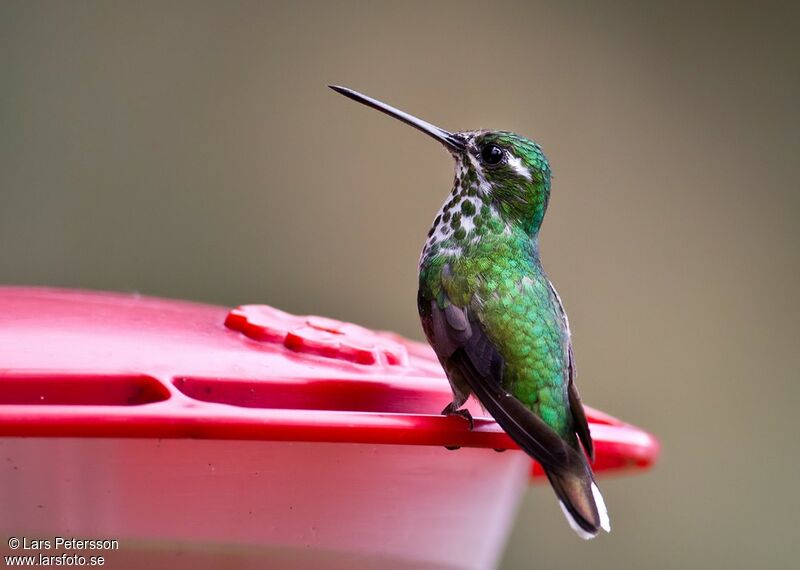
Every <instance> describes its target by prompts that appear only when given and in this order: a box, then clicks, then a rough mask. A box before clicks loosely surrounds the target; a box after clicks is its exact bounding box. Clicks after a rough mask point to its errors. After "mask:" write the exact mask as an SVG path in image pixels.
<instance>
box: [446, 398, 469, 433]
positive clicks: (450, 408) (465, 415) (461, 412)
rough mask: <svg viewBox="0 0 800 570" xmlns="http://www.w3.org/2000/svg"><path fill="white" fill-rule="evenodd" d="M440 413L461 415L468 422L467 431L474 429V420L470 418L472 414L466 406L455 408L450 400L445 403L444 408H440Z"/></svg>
mask: <svg viewBox="0 0 800 570" xmlns="http://www.w3.org/2000/svg"><path fill="white" fill-rule="evenodd" d="M442 415H443V416H459V417H462V418H464V419H465V420H467V421H468V422H469V431H472V430H473V429H475V420H474V419H473V418H472V414H471V413H470V412H469V410H467V409H466V408H464V409H461V410H457V409H456V408H455V406H453V402H450V403H449V404H447V406H445V408H444V409H443V410H442Z"/></svg>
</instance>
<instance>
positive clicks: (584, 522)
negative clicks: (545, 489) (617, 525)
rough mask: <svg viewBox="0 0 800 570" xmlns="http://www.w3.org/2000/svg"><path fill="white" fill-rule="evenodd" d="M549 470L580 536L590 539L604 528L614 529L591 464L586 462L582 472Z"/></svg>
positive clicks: (570, 520) (568, 518) (609, 530)
mask: <svg viewBox="0 0 800 570" xmlns="http://www.w3.org/2000/svg"><path fill="white" fill-rule="evenodd" d="M546 473H547V478H548V479H550V484H551V485H552V486H553V490H554V491H555V492H556V495H557V496H558V503H559V505H560V506H561V510H562V511H563V512H564V516H565V517H566V518H567V522H568V523H569V526H571V527H572V530H574V531H575V532H576V533H578V536H580V537H581V538H582V539H584V540H589V539H591V538H594V537H595V536H597V533H598V532H600V529H601V528H602V529H603V530H605V531H606V532H611V523H610V522H609V519H608V511H607V510H606V504H605V501H603V495H601V494H600V489H598V488H597V484H596V483H595V482H594V478H593V477H592V472H591V469H590V468H589V466H588V464H585V463H584V469H583V470H582V472H576V471H575V470H564V471H561V470H558V471H555V470H548V471H546Z"/></svg>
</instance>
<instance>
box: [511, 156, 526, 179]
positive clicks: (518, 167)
mask: <svg viewBox="0 0 800 570" xmlns="http://www.w3.org/2000/svg"><path fill="white" fill-rule="evenodd" d="M506 162H508V165H509V166H510V167H511V168H512V169H513V170H514V172H516V173H517V174H519V175H520V176H522V177H523V178H525V179H526V180H530V179H531V173H530V171H529V170H528V169H527V168H526V167H525V166H524V165H523V164H522V159H521V158H520V157H518V156H511V157H509V159H508V160H507V161H506Z"/></svg>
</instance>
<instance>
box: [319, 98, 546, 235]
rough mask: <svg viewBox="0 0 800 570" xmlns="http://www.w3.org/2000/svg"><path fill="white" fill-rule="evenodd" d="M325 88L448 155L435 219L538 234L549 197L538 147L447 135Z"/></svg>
mask: <svg viewBox="0 0 800 570" xmlns="http://www.w3.org/2000/svg"><path fill="white" fill-rule="evenodd" d="M330 87H331V89H333V90H334V91H336V92H338V93H341V94H342V95H344V96H345V97H349V98H350V99H353V100H355V101H358V102H359V103H363V104H364V105H367V106H369V107H372V108H373V109H377V110H378V111H381V112H383V113H386V114H387V115H390V116H392V117H394V118H396V119H398V120H400V121H402V122H404V123H406V124H408V125H410V126H412V127H414V128H416V129H419V130H420V131H422V132H424V133H425V134H427V135H429V136H431V137H433V138H434V139H436V140H438V141H439V142H440V143H442V144H443V145H444V146H445V147H446V148H447V149H448V150H449V151H450V153H451V154H452V155H453V158H455V161H456V178H455V183H454V188H453V192H452V195H451V198H450V199H449V200H448V202H446V203H445V205H444V207H443V208H442V212H441V213H440V216H441V217H443V218H445V217H446V218H447V219H450V218H452V217H457V219H458V220H459V224H460V226H461V227H464V226H466V227H467V228H469V229H470V230H472V229H473V228H476V227H477V228H480V227H481V224H482V222H487V221H497V219H499V221H500V222H501V223H502V225H503V226H505V227H508V226H512V227H518V228H520V229H522V230H523V231H525V232H526V233H527V234H529V235H531V236H535V235H536V234H537V233H538V231H539V228H540V227H541V224H542V219H543V218H544V214H545V211H546V210H547V203H548V200H549V197H550V165H549V164H548V162H547V158H546V157H545V155H544V153H543V152H542V149H541V147H540V146H539V145H538V144H536V143H535V142H533V141H531V140H528V139H526V138H525V137H522V136H520V135H516V134H514V133H510V132H506V131H463V132H455V133H451V132H449V131H446V130H444V129H442V128H439V127H437V126H435V125H432V124H430V123H428V122H426V121H423V120H422V119H418V118H417V117H414V116H412V115H409V114H408V113H405V112H403V111H400V110H399V109H395V108H394V107H391V106H389V105H387V104H385V103H382V102H381V101H377V100H376V99H372V98H371V97H367V96H366V95H362V94H361V93H358V92H356V91H353V90H351V89H348V88H346V87H338V86H334V85H331V86H330ZM448 214H450V215H448ZM437 220H439V218H438V217H437ZM461 220H463V223H462V222H461ZM437 223H438V222H437ZM495 225H496V224H495ZM453 227H454V228H455V226H453ZM454 232H455V235H458V230H456V229H454ZM465 233H466V232H465ZM465 237H466V236H465Z"/></svg>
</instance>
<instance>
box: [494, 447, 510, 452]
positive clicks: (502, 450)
mask: <svg viewBox="0 0 800 570" xmlns="http://www.w3.org/2000/svg"><path fill="white" fill-rule="evenodd" d="M494 450H495V451H496V452H497V453H503V452H504V451H508V450H507V449H503V448H502V447H495V448H494Z"/></svg>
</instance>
